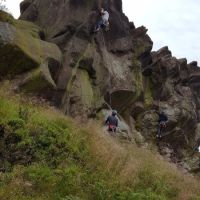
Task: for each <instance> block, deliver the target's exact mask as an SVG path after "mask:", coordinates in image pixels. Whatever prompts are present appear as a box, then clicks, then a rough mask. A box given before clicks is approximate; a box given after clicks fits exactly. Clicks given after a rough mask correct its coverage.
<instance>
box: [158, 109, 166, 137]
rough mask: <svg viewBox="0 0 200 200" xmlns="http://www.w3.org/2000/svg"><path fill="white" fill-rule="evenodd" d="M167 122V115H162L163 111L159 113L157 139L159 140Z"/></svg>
mask: <svg viewBox="0 0 200 200" xmlns="http://www.w3.org/2000/svg"><path fill="white" fill-rule="evenodd" d="M167 121H168V117H167V115H166V114H165V113H164V111H161V112H160V114H159V119H158V123H159V125H158V133H157V137H158V138H161V137H162V131H163V129H165V128H166V123H167Z"/></svg>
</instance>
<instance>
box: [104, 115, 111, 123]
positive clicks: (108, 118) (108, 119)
mask: <svg viewBox="0 0 200 200" xmlns="http://www.w3.org/2000/svg"><path fill="white" fill-rule="evenodd" d="M109 121H110V117H109V116H108V117H107V119H106V121H105V124H108V122H109Z"/></svg>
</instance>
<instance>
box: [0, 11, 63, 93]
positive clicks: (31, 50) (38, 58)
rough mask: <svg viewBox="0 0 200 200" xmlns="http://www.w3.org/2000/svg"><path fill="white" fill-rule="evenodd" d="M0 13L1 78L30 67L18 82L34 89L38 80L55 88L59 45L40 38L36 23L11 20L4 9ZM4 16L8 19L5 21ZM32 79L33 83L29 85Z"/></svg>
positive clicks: (40, 84) (59, 59)
mask: <svg viewBox="0 0 200 200" xmlns="http://www.w3.org/2000/svg"><path fill="white" fill-rule="evenodd" d="M0 16H1V17H0V46H1V48H0V56H1V60H0V79H1V80H2V79H3V78H5V77H7V78H13V77H15V76H16V75H18V74H22V73H26V72H30V71H31V73H29V75H27V76H26V77H25V79H23V80H21V83H20V85H19V86H23V87H25V88H29V89H30V88H31V89H33V88H34V87H35V84H36V83H37V85H38V86H39V87H41V88H40V89H43V90H44V89H45V88H43V86H44V85H46V86H47V85H48V86H49V87H50V88H52V89H53V88H54V89H56V83H55V81H56V74H57V73H58V71H59V68H60V65H61V51H60V50H59V48H58V47H57V46H56V45H55V44H53V43H48V42H46V41H42V40H41V38H40V33H41V29H40V28H39V27H38V26H36V25H34V24H32V23H30V22H26V21H20V20H14V19H13V18H12V17H11V16H9V15H7V14H6V13H4V12H1V13H0ZM3 16H4V19H6V18H7V19H9V21H8V20H7V21H4V20H3ZM33 80H35V81H34V85H31V86H30V84H31V81H33ZM36 80H37V81H36ZM38 81H39V82H38ZM32 92H36V91H32Z"/></svg>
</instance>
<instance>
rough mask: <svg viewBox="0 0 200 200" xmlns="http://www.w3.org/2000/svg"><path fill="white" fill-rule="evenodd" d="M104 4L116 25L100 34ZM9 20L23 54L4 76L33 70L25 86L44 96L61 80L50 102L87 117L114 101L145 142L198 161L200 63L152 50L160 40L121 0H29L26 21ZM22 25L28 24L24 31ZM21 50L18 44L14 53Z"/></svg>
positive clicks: (26, 0)
mask: <svg viewBox="0 0 200 200" xmlns="http://www.w3.org/2000/svg"><path fill="white" fill-rule="evenodd" d="M101 6H103V7H105V8H106V9H107V10H108V11H109V13H110V30H109V31H108V32H106V31H104V30H102V31H100V32H98V33H97V34H95V35H94V34H91V30H92V29H93V27H94V24H95V22H96V21H97V20H98V12H97V10H98V8H99V7H101ZM0 19H1V18H0ZM9 20H10V19H7V18H6V20H4V21H3V20H2V19H1V21H2V22H1V24H2V26H3V27H4V28H3V30H4V32H5V30H6V32H9V33H10V34H9V35H6V36H4V37H5V39H4V41H6V44H8V45H10V46H11V47H12V44H13V42H12V41H13V40H12V37H15V38H18V39H17V40H14V41H15V43H14V44H15V46H16V47H17V49H16V50H17V52H19V53H20V55H22V56H23V59H21V58H20V59H17V63H19V65H18V66H16V68H14V69H17V71H14V73H11V72H12V70H13V67H12V66H14V65H13V64H12V61H10V60H11V59H10V57H7V58H6V57H5V58H6V59H7V60H9V62H8V63H9V65H7V66H6V65H4V66H6V67H4V68H3V67H1V68H2V69H4V70H1V72H0V74H1V73H3V76H5V75H6V76H7V75H9V74H13V75H16V74H19V73H22V72H27V71H28V74H27V75H25V76H23V78H22V76H21V80H23V81H21V84H19V85H20V87H19V88H23V90H25V91H27V92H29V91H33V92H34V93H37V94H38V95H43V94H44V88H45V91H47V88H50V86H53V87H51V90H48V94H49V95H47V96H48V98H49V100H51V102H52V103H54V105H56V106H57V107H59V108H61V109H62V111H63V112H64V113H66V114H69V115H71V116H73V117H77V116H78V117H80V118H81V119H87V118H88V117H95V116H96V115H98V114H99V112H100V111H102V109H104V108H107V107H109V106H110V107H112V108H114V109H117V110H118V112H119V113H120V114H121V115H122V116H123V118H124V119H125V120H126V123H127V124H129V126H130V132H131V133H132V138H134V139H135V141H136V142H137V143H139V144H140V145H144V146H148V145H147V144H149V143H151V144H153V145H155V144H156V146H157V147H158V150H159V151H160V152H161V153H162V154H165V155H167V157H168V158H169V159H171V160H172V161H173V160H175V159H174V155H175V157H176V161H177V162H179V163H181V162H182V163H183V164H182V166H186V165H187V166H189V165H191V164H189V163H195V166H197V165H196V163H197V162H198V161H197V159H196V158H197V157H196V156H193V155H195V149H196V147H197V146H198V145H199V144H200V142H199V141H200V136H199V120H200V112H199V111H200V99H199V96H198V94H199V83H200V82H199V75H200V70H199V68H198V66H197V63H196V62H192V63H189V64H188V63H187V60H186V59H177V58H175V57H173V56H172V53H171V51H170V50H169V49H168V47H163V48H161V49H160V50H159V51H157V52H151V49H152V45H153V42H152V41H151V38H150V37H149V36H148V35H147V29H146V28H145V27H144V26H141V27H138V28H135V26H134V24H133V23H130V22H129V20H128V18H127V17H126V16H125V15H124V14H123V12H122V1H121V0H113V1H101V0H90V1H89V0H88V1H87V0H85V1H79V0H69V1H60V0H54V1H52V0H24V1H23V2H22V3H21V16H20V21H15V24H13V23H11V22H8V21H9ZM23 20H26V21H29V22H25V21H23ZM11 21H13V20H11ZM33 23H34V24H35V25H33ZM19 24H23V27H28V28H23V29H21V28H20V30H19V29H18V27H19ZM20 26H22V25H20ZM38 27H39V28H38ZM17 30H18V31H17ZM16 32H20V34H16ZM0 33H1V32H0ZM1 34H2V35H3V33H1ZM21 34H23V35H24V36H25V37H23V39H21V38H20V37H21ZM4 35H5V34H4ZM16 41H17V42H16ZM18 41H19V42H18ZM20 41H23V44H21V43H20ZM2 44H5V42H4V43H2ZM24 46H25V47H26V48H24ZM1 49H3V51H2V52H4V51H5V47H1ZM59 49H60V50H59ZM16 50H14V49H13V48H12V53H11V55H13V54H16V53H15V51H16ZM0 51H1V50H0ZM60 51H61V52H60ZM61 54H62V56H61ZM6 55H7V54H6ZM38 57H40V58H41V59H38ZM61 57H62V61H61ZM22 60H23V62H24V63H25V65H23V64H22V63H21V62H22ZM4 63H7V61H5V62H4ZM10 63H11V64H10ZM15 63H16V61H15ZM29 63H30V65H29ZM60 64H61V66H60ZM0 66H3V65H0ZM19 66H21V67H19ZM39 66H40V67H39ZM31 69H34V74H33V73H32V71H30V70H31ZM38 69H39V70H38ZM44 77H45V78H44ZM43 79H45V83H48V84H44V86H42V88H43V89H41V88H40V86H41V85H42V84H39V85H38V84H36V83H43ZM35 86H36V87H35ZM107 105H109V106H107ZM160 110H164V111H165V113H166V114H167V115H168V118H169V122H168V125H167V129H166V130H165V132H164V133H163V134H164V135H163V138H162V139H161V141H160V140H159V141H156V139H155V135H156V133H157V128H158V113H159V111H160ZM191 155H192V156H191ZM189 160H190V161H189ZM193 161H195V162H193ZM190 169H191V168H190ZM187 170H189V167H188V168H187ZM191 170H192V169H191ZM195 170H197V169H196V168H195Z"/></svg>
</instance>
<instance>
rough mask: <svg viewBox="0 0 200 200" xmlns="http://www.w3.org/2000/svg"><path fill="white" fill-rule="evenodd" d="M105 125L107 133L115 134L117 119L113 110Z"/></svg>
mask: <svg viewBox="0 0 200 200" xmlns="http://www.w3.org/2000/svg"><path fill="white" fill-rule="evenodd" d="M105 124H106V125H108V131H112V132H116V129H117V127H118V118H117V111H116V110H113V111H112V114H111V115H109V116H108V118H107V119H106V121H105Z"/></svg>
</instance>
